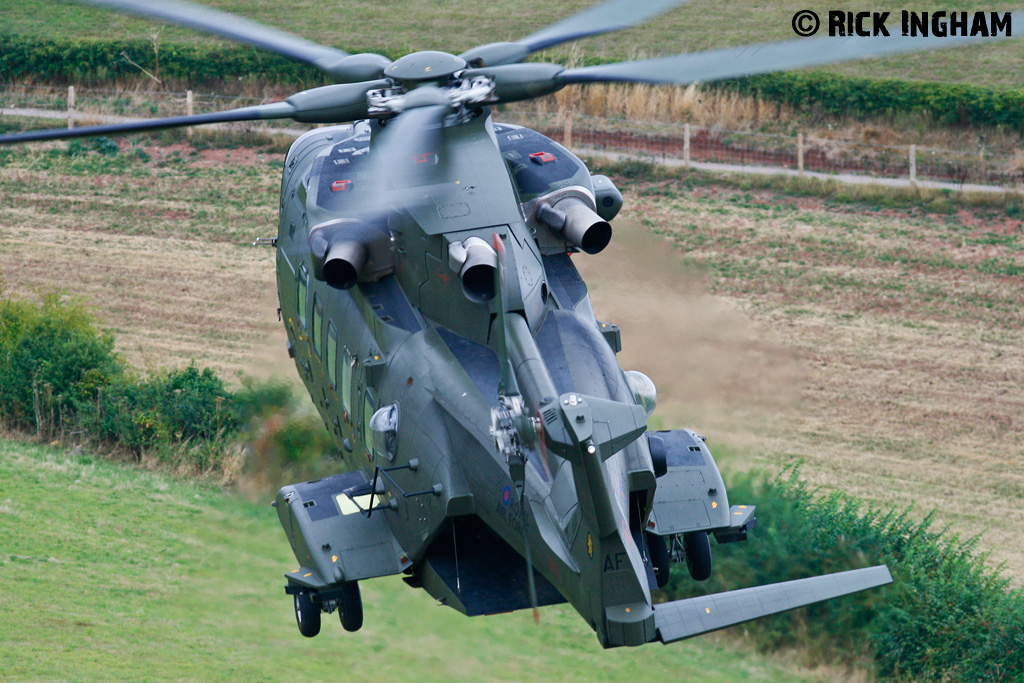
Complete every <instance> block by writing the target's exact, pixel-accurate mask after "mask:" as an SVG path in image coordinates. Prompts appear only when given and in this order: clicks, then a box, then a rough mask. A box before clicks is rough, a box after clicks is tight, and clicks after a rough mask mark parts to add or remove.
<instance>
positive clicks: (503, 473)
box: [0, 0, 1022, 647]
mask: <svg viewBox="0 0 1024 683" xmlns="http://www.w3.org/2000/svg"><path fill="white" fill-rule="evenodd" d="M84 1H87V2H89V3H90V4H94V5H100V6H103V7H108V8H113V9H118V10H123V11H128V12H135V13H139V14H143V15H146V16H149V17H153V18H157V19H162V20H165V21H170V22H174V23H177V24H182V25H185V26H189V27H193V28H196V29H200V30H203V31H208V32H211V33H214V34H218V35H221V36H226V37H228V38H231V39H233V40H236V41H239V42H242V43H246V44H251V45H255V46H259V47H262V48H265V49H268V50H271V51H274V52H278V53H281V54H283V55H286V56H288V57H291V58H294V59H297V60H300V61H303V62H307V63H309V64H313V65H315V66H316V67H318V68H320V69H321V70H323V71H324V72H325V73H327V74H328V75H329V76H331V77H332V78H333V79H335V80H336V81H337V82H338V84H336V85H328V86H324V87H319V88H313V89H311V90H306V91H304V92H300V93H297V94H295V95H292V96H291V97H289V98H288V99H287V100H285V101H283V102H277V103H272V104H263V105H259V106H252V107H245V108H241V109H233V110H229V111H224V112H219V113H212V114H200V115H195V116H181V117H172V118H166V119H156V120H149V121H141V122H132V123H123V124H114V125H104V126H93V127H85V128H76V129H72V130H67V129H60V130H47V131H32V132H27V133H21V134H14V135H5V136H2V137H0V143H14V142H27V141H32V140H50V139H58V138H68V137H77V136H88V135H110V134H116V133H126V132H131V131H143V130H154V129H160V128H169V127H178V126H192V125H197V124H203V123H214V122H224V121H251V120H268V119H281V118H290V119H294V120H296V121H301V122H307V123H329V124H339V125H333V126H330V127H325V128H316V129H314V130H311V131H309V132H307V133H305V134H304V135H302V136H301V137H300V138H298V140H296V142H295V143H294V144H293V145H292V146H291V149H290V150H289V152H288V155H287V158H286V161H285V167H284V174H283V178H282V182H281V199H280V221H279V232H278V236H277V237H276V238H274V239H273V240H272V243H273V244H274V245H275V246H276V250H277V286H278V294H279V297H280V304H281V308H280V311H281V315H282V318H283V320H284V324H285V328H286V330H287V335H288V352H289V354H290V355H291V356H292V357H293V358H294V359H295V364H296V367H297V369H298V371H299V374H300V375H301V376H302V379H303V382H304V383H305V385H306V387H307V389H308V390H309V393H310V396H311V397H312V399H313V401H314V403H315V404H316V406H317V409H318V410H319V412H320V414H321V416H322V417H323V420H324V423H325V424H326V425H327V427H328V429H329V430H331V431H332V432H333V434H334V436H335V438H336V440H337V442H338V444H339V447H340V449H341V454H342V456H343V457H344V460H345V462H346V464H347V465H348V467H349V470H350V471H349V472H347V473H343V474H337V475H334V476H330V477H327V478H324V479H320V480H316V481H307V482H303V483H298V484H294V485H291V486H286V487H284V488H283V489H281V491H280V492H279V493H278V495H277V497H276V500H275V501H274V504H275V505H276V507H277V512H278V515H279V517H280V521H281V524H282V526H283V528H284V531H285V533H286V534H287V537H288V540H289V541H290V543H291V547H292V549H293V551H294V553H295V557H296V559H297V560H298V562H299V564H300V567H299V568H298V569H295V570H293V571H291V572H288V573H287V574H286V580H287V585H286V588H285V591H286V593H287V594H289V595H291V596H292V599H293V601H294V607H295V616H296V622H297V624H298V628H299V631H300V632H301V633H302V635H304V636H310V637H311V636H315V635H317V634H318V633H319V631H320V628H321V617H322V614H323V613H328V614H332V613H334V612H337V613H338V614H339V616H340V621H341V624H342V626H343V627H344V628H345V629H347V630H349V631H354V630H357V629H358V628H360V626H361V625H362V622H363V606H362V601H361V598H360V591H359V582H360V581H363V580H366V579H371V578H375V577H380V576H386V575H392V574H403V575H404V578H405V581H406V582H408V583H409V584H410V585H411V586H414V587H421V588H423V589H424V590H426V591H427V592H428V593H429V594H430V595H432V596H434V597H435V598H436V599H437V600H439V601H440V602H442V603H444V604H446V605H448V606H450V607H453V608H455V609H457V610H459V611H460V612H463V613H464V614H467V615H470V616H473V615H481V614H494V613H500V612H507V611H512V610H518V609H523V608H533V609H534V614H535V616H536V614H537V612H536V610H537V608H538V607H539V606H544V605H551V604H556V603H562V602H569V603H570V604H571V605H572V606H573V608H575V609H576V610H577V611H578V612H579V614H580V616H581V617H582V618H583V619H584V620H586V622H587V623H588V624H590V626H591V628H593V629H594V631H595V632H596V634H597V637H598V640H599V642H600V643H601V644H602V645H603V646H604V647H615V646H624V645H630V646H632V645H641V644H644V643H648V642H652V641H661V642H663V643H669V642H673V641H676V640H680V639H683V638H689V637H692V636H696V635H699V634H703V633H708V632H710V631H714V630H717V629H722V628H725V627H728V626H731V625H734V624H739V623H742V622H745V621H749V620H752V619H756V618H759V617H762V616H765V615H769V614H775V613H778V612H783V611H786V610H790V609H794V608H797V607H801V606H804V605H808V604H811V603H813V602H817V601H820V600H827V599H831V598H835V597H838V596H842V595H847V594H850V593H854V592H857V591H861V590H865V589H869V588H873V587H877V586H881V585H884V584H887V583H889V582H891V581H892V578H891V575H890V573H889V570H888V569H887V568H886V567H885V566H877V567H869V568H865V569H859V570H855V571H848V572H841V573H837V574H831V575H826V576H818V577H812V578H807V579H801V580H797V581H788V582H785V583H778V584H772V585H767V586H758V587H753V588H744V589H741V590H735V591H731V592H727V593H721V594H717V595H709V596H705V597H698V598H692V599H688V600H678V601H674V602H667V603H661V604H656V603H655V602H654V600H652V591H655V590H657V589H658V588H660V587H663V586H664V585H665V584H666V582H667V581H668V577H669V567H670V565H671V564H672V563H676V562H685V564H686V566H687V568H688V571H689V574H690V575H691V577H692V578H694V579H695V580H698V581H701V580H704V579H707V578H708V577H709V576H710V574H711V570H712V564H711V546H710V538H711V537H712V536H713V537H714V538H715V539H716V541H717V542H718V543H730V542H735V541H742V540H745V539H746V538H747V535H748V533H749V532H750V530H751V529H752V528H753V527H754V525H755V524H756V517H755V514H754V513H755V507H754V506H753V505H730V503H729V499H728V496H727V492H726V487H725V484H724V482H723V480H722V476H721V474H720V473H719V470H718V467H717V466H716V464H715V461H714V458H713V457H712V454H711V452H710V450H709V449H708V446H707V444H706V442H705V440H704V439H703V438H702V437H701V436H699V435H698V434H697V433H696V432H694V431H693V430H689V429H678V430H667V431H657V432H648V431H647V428H646V418H647V417H649V416H650V415H651V413H652V411H653V410H654V408H655V404H656V396H657V392H656V390H655V386H654V383H653V382H652V381H651V380H650V379H649V378H648V377H646V376H644V375H643V374H641V373H639V372H635V371H623V369H622V368H621V367H620V366H619V363H618V362H617V360H616V353H617V352H618V351H619V350H620V348H621V339H620V333H619V329H618V327H616V326H615V325H614V324H612V323H609V322H603V321H599V320H598V319H597V318H596V317H595V314H594V311H593V309H592V307H591V303H590V298H589V296H588V293H587V287H586V284H585V283H584V282H583V280H582V278H581V277H580V275H579V273H578V272H577V270H576V267H575V266H574V264H573V258H572V257H573V255H574V254H577V253H579V252H583V253H584V254H587V255H590V254H597V253H599V252H600V251H601V250H602V249H603V248H604V247H605V246H606V245H608V244H609V242H610V240H611V239H612V229H611V225H610V221H611V220H612V219H614V218H615V216H616V214H617V213H618V211H619V209H620V207H621V206H622V195H621V194H620V192H619V191H618V190H617V189H616V188H615V186H614V185H613V183H612V182H611V181H610V180H609V179H608V178H607V177H604V176H601V175H592V174H591V173H590V171H589V170H588V168H587V167H586V165H585V164H584V163H583V162H582V161H580V159H578V158H577V157H576V156H574V155H573V154H572V152H570V151H569V150H568V149H566V148H565V147H563V146H562V145H560V144H558V143H557V142H555V141H553V140H551V139H550V138H547V137H545V136H543V135H541V134H540V133H537V132H535V131H533V130H530V129H528V128H523V127H519V126H513V125H507V124H500V123H496V122H495V121H494V120H493V119H492V115H491V109H490V107H491V105H495V104H501V103H507V102H515V101H518V100H527V99H531V98H535V97H540V96H543V95H548V94H551V93H553V92H556V91H557V90H559V89H561V88H563V87H565V86H568V85H571V84H577V83H592V82H608V81H622V82H646V83H673V84H687V83H692V82H695V81H704V82H707V81H714V80H717V79H723V78H731V77H737V76H745V75H750V74H755V73H764V72H770V71H778V70H784V69H793V68H801V67H806V66H811V65H818V64H825V63H830V62H839V61H844V60H850V59H861V58H865V57H873V56H880V55H891V54H898V53H902V52H909V51H916V50H922V49H929V48H934V47H946V46H950V45H954V44H962V43H965V42H970V39H966V38H942V39H940V38H903V37H900V36H894V37H892V38H889V37H880V38H843V39H830V38H818V39H801V40H793V41H789V42H781V43H774V44H764V45H755V46H748V47H742V48H732V49H724V50H715V51H711V52H704V53H696V54H684V55H677V56H671V57H661V58H655V59H648V60H642V61H631V62H621V63H616V64H606V65H600V66H589V67H582V68H565V67H562V66H559V65H556V64H546V63H540V62H528V63H524V62H523V61H522V60H523V59H525V58H526V57H527V56H528V55H530V54H532V53H534V52H537V51H540V50H543V49H545V48H548V47H551V46H554V45H558V44H561V43H564V42H567V41H572V40H577V39H580V38H585V37H588V36H594V35H598V34H602V33H607V32H610V31H615V30H619V29H622V28H627V27H630V26H635V25H639V24H641V23H643V22H645V21H648V20H650V19H652V18H654V17H655V16H657V15H659V14H661V13H663V12H667V11H669V10H671V9H672V8H674V7H676V6H678V5H681V4H683V1H682V0H648V1H647V2H644V3H642V4H641V3H637V2H635V0H609V1H607V2H604V3H603V4H599V5H596V6H594V7H592V8H590V9H588V10H585V11H583V12H582V13H579V14H577V15H575V16H572V17H570V18H568V19H565V20H563V21H560V22H557V23H555V24H553V25H551V26H549V27H547V28H544V29H541V30H539V31H537V32H536V33H533V34H531V35H529V36H527V37H525V38H522V39H521V40H518V41H514V42H500V43H490V44H487V45H482V46H479V47H476V48H473V49H471V50H468V51H466V52H464V53H462V54H460V55H458V56H456V55H452V54H447V53H444V52H433V51H429V52H416V53H413V54H410V55H407V56H405V57H402V58H401V59H398V60H396V61H393V62H392V61H391V60H389V59H387V58H386V57H383V56H381V55H376V54H356V55H351V54H348V53H346V52H343V51H341V50H338V49H334V48H330V47H325V46H321V45H317V44H314V43H310V42H308V41H306V40H303V39H301V38H298V37H296V36H293V35H290V34H287V33H284V32H282V31H278V30H275V29H271V28H268V27H266V26H263V25H260V24H257V23H255V22H252V21H248V20H244V19H241V18H239V17H236V16H233V15H229V14H226V13H223V12H219V11H215V10H211V9H207V8H204V7H200V6H197V5H192V4H187V3H184V2H168V1H162V2H145V1H143V0H84ZM1018 15H1019V13H1018ZM1018 18H1022V17H1020V16H1018Z"/></svg>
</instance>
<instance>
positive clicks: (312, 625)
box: [294, 591, 320, 638]
mask: <svg viewBox="0 0 1024 683" xmlns="http://www.w3.org/2000/svg"><path fill="white" fill-rule="evenodd" d="M294 598H295V623H296V624H298V626H299V633H301V634H302V635H304V636H306V637H307V638H312V637H313V636H315V635H316V634H318V633H320V607H319V606H317V605H315V604H313V598H311V597H310V595H309V593H307V592H305V591H303V592H301V593H296V594H295V595H294Z"/></svg>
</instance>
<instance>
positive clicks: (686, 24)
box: [0, 0, 1024, 87]
mask: <svg viewBox="0 0 1024 683" xmlns="http://www.w3.org/2000/svg"><path fill="white" fill-rule="evenodd" d="M207 4H208V5H210V6H213V7H217V8H220V9H224V10H228V11H231V12H235V13H238V14H240V15H242V16H247V17H251V18H253V19H256V20H258V21H261V22H264V23H267V24H269V25H271V26H274V27H278V28H282V29H285V30H288V31H291V32H294V33H297V34H299V35H301V36H303V37H306V38H309V39H311V40H314V41H317V42H320V43H323V44H326V45H335V46H338V47H342V48H344V49H346V50H348V51H350V52H360V51H370V52H379V51H386V52H388V53H390V54H392V55H393V56H397V55H400V54H404V53H406V52H409V51H413V50H427V49H438V50H444V51H448V52H454V53H458V52H461V51H463V50H466V49H469V48H470V47H473V46H475V45H479V44H483V43H489V42H493V41H499V40H515V39H518V38H522V37H524V36H526V35H528V34H530V33H532V32H533V31H536V30H538V29H540V28H542V27H544V26H546V25H548V24H550V23H553V22H555V21H557V20H559V19H562V18H564V17H566V16H569V15H570V14H572V13H573V12H576V11H579V10H581V9H583V8H585V7H587V6H588V5H590V4H593V3H591V2H589V0H562V1H561V2H558V3H546V2H541V0H507V1H506V2H503V3H495V4H490V5H483V4H480V3H478V2H471V1H470V0H449V1H448V2H444V3H435V2H426V1H425V0H404V1H403V2H401V3H368V2H358V3H357V2H348V3H333V4H330V3H328V4H327V5H325V4H324V3H323V2H317V1H315V0H293V1H289V2H275V3H267V2H260V3H257V2H254V1H253V0H211V1H210V2H208V3H207ZM808 7H810V8H811V9H814V10H815V11H817V12H818V13H819V14H820V15H821V16H822V17H826V16H827V12H828V10H849V11H862V10H864V9H866V8H865V6H864V5H863V4H858V3H856V2H851V1H849V0H842V1H840V2H832V3H807V2H802V1H800V0H782V1H776V2H771V3H767V4H763V3H762V4H758V5H752V4H751V3H750V2H747V1H744V0H717V1H713V0H695V1H694V2H692V3H690V4H688V5H687V6H685V7H682V8H679V9H676V10H673V11H672V12H670V13H668V14H666V15H665V16H664V17H661V18H659V19H657V20H655V21H652V22H650V23H648V24H646V25H644V26H643V27H639V28H635V29H631V30H628V31H623V32H621V33H618V34H616V35H615V36H614V37H608V36H606V37H603V38H602V37H598V38H594V39H590V40H588V41H585V42H583V43H580V46H581V50H580V54H584V55H587V56H588V57H599V58H604V59H629V58H634V57H636V56H656V55H659V54H674V53H679V52H689V51H697V50H706V49H711V48H716V47H726V46H733V45H744V44H748V43H757V42H764V41H771V40H789V39H793V38H794V37H795V35H794V33H793V29H792V27H791V20H792V17H793V15H794V13H796V12H797V11H799V10H803V9H807V8H808ZM1014 7H1015V5H1013V3H1006V2H997V3H985V2H980V1H978V0H965V1H964V2H959V3H956V5H955V6H954V7H950V6H949V3H944V2H935V1H930V2H921V3H919V4H915V5H914V6H913V7H912V8H909V7H906V6H905V5H901V4H899V3H892V2H882V3H878V4H875V5H872V6H871V7H870V8H869V9H871V10H872V11H890V12H891V13H892V18H891V19H890V22H889V23H890V24H891V25H896V26H898V24H899V18H898V17H899V11H900V10H902V9H913V10H914V11H929V10H931V11H935V10H946V11H950V10H951V9H953V10H957V11H975V10H984V11H992V10H1003V11H1006V10H1009V9H1013V8H1014ZM0 15H2V16H3V17H4V25H3V28H2V29H0V30H2V31H4V32H8V33H12V34H21V35H33V36H40V37H48V38H49V37H64V38H89V39H101V38H138V39H144V40H150V39H152V40H153V41H154V43H155V44H156V45H157V46H159V44H160V43H168V42H176V41H194V40H215V39H214V38H207V37H199V36H198V35H197V34H196V32H194V31H190V30H187V29H181V28H176V27H167V26H164V25H162V24H155V23H152V22H147V21H144V20H141V19H136V18H133V17H125V16H122V15H117V14H114V13H111V12H106V11H101V10H97V9H94V8H91V7H83V6H77V5H75V4H73V3H68V2H56V1H52V0H28V1H25V2H18V1H16V0H0ZM825 25H827V19H825ZM1019 30H1020V29H1018V31H1019ZM553 52H554V53H555V54H556V55H557V57H558V58H559V59H564V58H566V57H571V56H572V55H570V54H569V52H570V49H569V48H568V47H567V46H564V47H559V48H555V50H554V51H553ZM837 70H838V71H842V72H843V73H848V74H856V75H862V76H871V77H876V76H886V77H897V78H911V79H919V80H935V81H945V82H960V83H973V84H976V85H990V86H994V87H1020V86H1021V77H1020V74H1021V73H1024V51H1022V50H1021V49H1020V46H1019V44H1018V43H1015V42H1013V41H1011V42H1010V43H1003V44H1001V45H983V46H978V47H970V48H965V49H962V50H956V51H953V52H950V53H947V54H941V53H934V54H918V55H913V56H907V57H899V58H891V59H883V60H876V61H872V62H867V63H864V64H860V65H846V66H842V67H837Z"/></svg>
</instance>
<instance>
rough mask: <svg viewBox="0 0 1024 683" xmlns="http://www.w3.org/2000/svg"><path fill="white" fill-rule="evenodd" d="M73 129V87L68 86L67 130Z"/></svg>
mask: <svg viewBox="0 0 1024 683" xmlns="http://www.w3.org/2000/svg"><path fill="white" fill-rule="evenodd" d="M74 127H75V86H73V85H69V86H68V129H69V130H70V129H71V128H74Z"/></svg>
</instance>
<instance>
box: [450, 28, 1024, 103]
mask: <svg viewBox="0 0 1024 683" xmlns="http://www.w3.org/2000/svg"><path fill="white" fill-rule="evenodd" d="M1012 17H1013V19H1014V20H1016V21H1017V22H1024V11H1017V12H1014V13H1013V15H1012ZM1017 35H1020V34H1019V33H1018V34H1017ZM1011 37H1016V36H999V37H996V38H992V37H989V38H985V37H981V36H978V37H968V36H948V37H944V38H939V37H935V36H932V37H929V38H924V37H905V36H902V35H895V34H894V35H892V36H878V37H868V38H862V37H849V38H831V37H824V38H800V39H797V40H790V41H785V42H780V43H761V44H758V45H745V46H743V47H734V48H726V49H722V50H710V51H707V52H695V53H692V54H682V55H673V56H670V57H658V58H655V59H645V60H640V61H634V62H617V63H615V64H601V65H598V66H586V67H581V68H575V69H565V68H563V67H561V66H559V65H557V64H542V63H533V62H530V63H524V64H508V63H505V62H502V63H500V64H498V65H497V66H489V67H488V66H485V67H483V68H476V69H467V70H466V71H464V72H463V77H464V78H473V77H476V76H488V77H490V78H493V79H494V83H495V98H496V100H497V101H498V102H516V101H519V100H527V99H533V98H535V97H542V96H544V95H549V94H551V93H553V92H557V91H558V90H561V89H562V88H563V87H565V86H566V85H568V84H570V83H606V82H614V81H618V82H625V83H666V84H676V85H688V84H690V83H697V82H710V81H717V80H722V79H726V78H738V77H741V76H752V75H754V74H763V73H770V72H773V71H787V70H791V69H803V68H805V67H809V66H820V65H823V64H834V63H837V62H848V61H855V60H858V59H868V58H871V57H884V56H887V55H897V54H903V53H908V52H918V51H922V50H937V49H940V48H947V47H960V46H963V45H971V44H978V43H982V42H991V41H993V40H1003V39H1006V38H1011ZM501 45H509V43H504V44H502V43H495V44H494V46H501ZM490 47H492V46H486V45H485V46H483V47H482V48H479V50H481V51H482V50H484V49H486V48H490Z"/></svg>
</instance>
